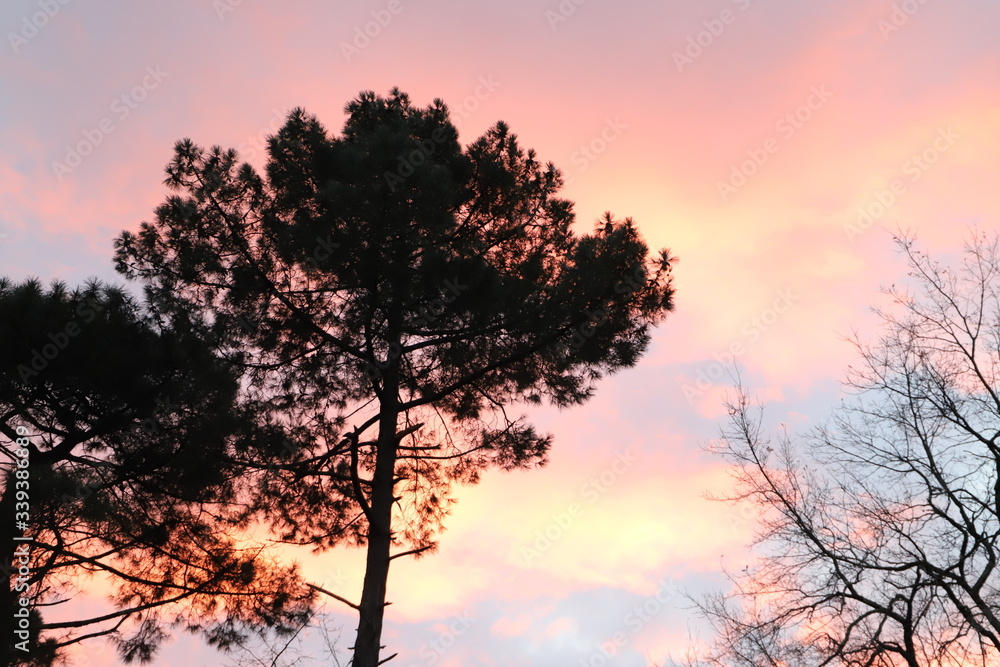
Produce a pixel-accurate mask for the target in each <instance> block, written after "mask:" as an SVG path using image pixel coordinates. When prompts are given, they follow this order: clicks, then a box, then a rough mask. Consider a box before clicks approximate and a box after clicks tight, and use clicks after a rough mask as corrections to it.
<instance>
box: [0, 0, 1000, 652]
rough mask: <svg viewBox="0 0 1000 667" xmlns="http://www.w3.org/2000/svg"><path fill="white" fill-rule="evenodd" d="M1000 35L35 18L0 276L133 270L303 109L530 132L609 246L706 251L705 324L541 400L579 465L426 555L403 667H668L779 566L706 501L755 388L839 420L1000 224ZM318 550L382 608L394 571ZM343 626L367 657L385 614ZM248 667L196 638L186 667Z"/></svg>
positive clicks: (842, 8)
mask: <svg viewBox="0 0 1000 667" xmlns="http://www.w3.org/2000/svg"><path fill="white" fill-rule="evenodd" d="M998 21H1000V5H997V4H996V3H994V2H988V1H987V0H951V1H950V2H944V1H943V0H903V1H901V2H893V1H890V0H865V1H862V0H844V1H841V2H836V3H833V2H802V1H794V0H770V1H765V0H698V1H695V0H664V1H663V2H656V3H653V2H648V3H644V2H639V1H637V0H615V1H614V2H611V1H610V0H561V1H560V0H503V1H500V0H487V1H475V2H458V1H457V0H450V1H446V0H361V1H356V2H351V3H346V2H321V1H319V0H296V1H295V2H288V3H276V2H270V3H268V2H263V1H262V0H174V1H172V2H169V3H166V2H152V1H151V0H145V1H138V2H124V1H122V2H112V1H109V0H92V1H91V2H82V1H81V0H5V1H4V3H3V4H2V5H0V28H2V31H0V32H2V33H3V44H0V82H2V88H0V275H6V276H8V277H10V278H13V279H15V280H21V279H24V278H26V277H28V276H37V277H39V278H41V279H42V280H44V281H46V282H48V281H51V280H54V279H61V280H64V281H66V282H68V283H70V284H77V283H79V282H81V281H83V280H85V279H86V278H88V277H92V276H96V277H99V278H101V279H105V280H111V281H115V282H122V280H121V278H119V277H118V276H117V274H115V272H114V270H113V267H112V261H111V258H112V241H113V239H114V238H115V237H116V236H117V235H118V234H119V233H120V232H121V231H123V230H134V229H136V228H137V227H138V225H139V224H140V223H141V222H142V221H144V220H150V219H151V218H152V212H153V209H154V207H155V206H156V205H158V204H159V203H160V202H161V201H162V200H163V199H164V197H165V196H166V192H167V191H166V189H165V187H164V186H163V184H162V181H163V178H164V173H163V168H164V166H165V165H166V164H167V162H168V161H169V160H170V158H171V156H172V146H173V144H174V142H176V141H177V140H179V139H181V138H185V137H188V138H191V139H192V140H194V141H195V142H196V143H198V144H201V145H222V146H224V147H233V148H237V149H238V150H239V151H240V155H241V157H242V158H243V159H245V160H247V161H249V162H251V163H252V164H255V165H257V166H260V165H261V164H263V162H264V159H265V157H266V155H265V143H266V137H267V136H268V134H270V133H271V132H274V131H275V130H277V129H278V128H279V127H280V125H281V124H282V123H283V121H284V118H285V116H286V114H287V113H288V111H289V110H291V109H292V108H295V107H303V108H305V109H306V110H307V111H309V112H310V113H313V114H316V115H317V116H318V117H319V119H320V120H321V121H322V122H323V123H324V124H325V125H326V127H327V128H328V129H330V130H331V131H339V129H340V128H341V127H342V124H343V121H344V111H343V109H344V105H345V104H346V103H347V102H349V101H350V100H351V99H353V98H355V97H356V96H357V95H358V93H359V92H361V91H364V90H373V91H375V92H377V93H381V94H385V93H387V92H388V91H389V90H390V89H391V88H393V87H394V86H398V87H399V88H401V89H402V90H403V91H405V92H407V93H408V94H409V95H410V96H411V98H412V100H413V102H414V103H415V104H416V105H418V106H426V105H427V104H430V103H431V101H432V100H433V99H435V98H441V99H443V100H444V101H445V102H446V103H447V104H448V105H449V108H450V109H451V112H452V118H453V120H454V122H455V124H456V126H457V127H458V128H459V132H460V139H461V141H462V142H463V143H464V144H469V143H472V142H473V141H474V140H475V139H476V138H477V137H479V136H480V135H481V134H482V133H483V132H484V131H486V130H487V129H488V128H489V127H490V126H492V125H493V124H494V123H496V122H497V121H498V120H503V121H506V122H507V123H508V124H509V125H510V126H511V128H512V130H513V131H514V132H515V133H516V134H517V135H518V136H519V138H520V141H521V143H522V145H523V146H526V147H533V148H535V149H536V150H537V152H538V155H539V157H540V159H541V160H542V161H552V162H554V163H555V164H556V166H558V167H559V168H560V169H561V170H562V171H563V173H564V174H565V176H566V178H567V185H566V187H565V189H564V192H563V195H564V196H565V197H567V198H569V199H571V200H573V201H574V202H576V207H575V210H576V212H577V221H578V225H579V229H580V231H581V232H583V231H588V230H589V229H590V227H591V225H592V224H593V222H594V220H596V219H597V218H598V217H599V216H600V215H601V214H602V213H603V212H604V211H612V212H613V213H614V214H615V215H616V216H618V217H625V216H630V217H632V218H633V219H634V220H635V222H636V225H637V226H638V228H639V229H640V230H641V231H642V233H643V235H644V237H645V238H646V240H647V241H648V243H649V245H650V246H651V247H652V248H654V249H658V248H661V247H669V248H671V250H672V253H673V254H675V255H677V256H678V257H680V263H679V264H678V265H677V266H676V288H677V295H676V310H675V312H674V313H673V314H671V315H670V316H669V317H668V318H667V320H666V321H665V322H664V323H663V324H662V325H661V326H660V327H659V328H658V329H657V330H656V332H655V333H654V336H653V340H652V343H651V345H650V348H649V350H648V353H647V354H646V356H645V357H644V358H643V359H642V360H641V361H640V362H639V364H638V365H637V366H636V367H635V368H633V369H630V370H627V371H624V372H622V373H620V374H618V375H616V376H614V377H611V378H607V379H605V380H604V381H602V382H601V384H600V386H599V389H598V392H597V394H596V396H595V397H594V398H593V399H592V400H591V401H590V402H589V403H588V404H586V405H585V406H582V407H577V408H573V409H570V410H565V411H561V412H560V411H555V410H550V409H544V410H540V411H537V412H535V413H533V415H534V419H535V423H536V424H537V425H538V426H539V427H540V428H541V429H545V430H547V431H549V432H551V433H552V434H554V436H555V444H554V447H553V449H552V453H551V457H550V458H551V462H550V464H549V465H548V466H546V467H544V468H541V469H536V470H530V471H521V472H516V473H500V472H491V473H488V474H486V475H485V476H484V478H483V480H482V481H481V483H480V484H479V485H477V486H475V487H470V488H464V489H462V490H460V491H459V493H458V494H457V496H458V503H457V504H456V506H455V507H454V508H453V511H452V514H451V516H450V517H448V519H447V520H446V528H447V530H446V531H445V532H444V533H443V534H442V535H441V536H440V548H439V550H438V551H437V552H436V553H434V554H433V555H430V556H428V557H426V558H423V559H420V560H407V559H403V560H404V561H406V562H399V561H397V562H396V564H394V566H393V570H392V572H391V573H390V579H389V599H390V600H391V601H392V602H393V604H392V606H391V607H389V608H388V611H387V620H386V628H385V632H384V634H383V639H384V643H386V644H387V646H388V647H389V650H388V651H387V653H392V652H396V651H398V652H399V657H397V658H396V659H394V660H393V661H392V662H391V663H390V664H397V665H401V666H402V667H412V666H416V665H441V666H444V667H450V666H457V665H464V666H469V665H473V666H480V665H481V666H487V665H504V666H514V667H516V666H522V665H523V666H528V665H557V666H562V665H566V666H573V667H575V666H577V665H603V664H609V665H621V666H622V667H640V666H645V665H662V664H663V663H664V661H665V660H666V658H667V657H668V656H670V655H673V656H679V655H681V654H682V653H683V652H684V650H685V648H686V647H687V646H688V643H689V641H690V640H691V636H692V634H695V635H697V634H698V633H703V632H704V629H703V628H702V626H701V625H700V624H699V622H698V621H697V619H696V618H695V617H694V616H693V615H692V613H691V612H690V610H689V609H688V608H687V607H688V606H689V603H688V602H687V601H686V600H685V598H684V595H683V592H684V591H687V592H689V593H693V594H697V593H699V592H704V591H709V590H724V589H725V587H726V579H725V576H724V575H723V570H724V569H728V570H736V569H739V568H741V567H742V564H744V563H746V562H747V559H748V558H750V557H751V556H750V554H749V553H748V551H747V549H746V546H745V545H746V544H747V542H748V541H749V540H750V539H751V537H752V533H753V528H754V514H753V511H752V510H750V509H749V508H738V507H732V506H729V505H726V504H724V503H719V502H713V501H710V500H708V499H707V498H706V497H705V496H706V494H710V493H714V494H724V493H725V492H726V490H727V489H729V488H730V483H731V482H730V477H729V474H728V468H727V466H726V464H725V463H724V462H723V461H721V460H719V459H716V458H714V457H713V456H711V455H709V454H707V453H706V452H705V451H704V448H705V446H706V443H709V442H710V441H711V440H712V439H713V438H716V437H718V430H719V427H720V425H721V424H722V422H723V419H724V417H725V407H724V401H725V396H726V393H727V391H730V392H731V389H732V384H733V377H732V376H733V373H734V370H735V369H737V368H738V369H739V373H740V375H741V377H742V378H743V381H744V383H745V384H747V386H748V387H749V388H750V390H751V392H752V393H753V394H754V395H755V396H757V397H759V399H760V400H761V401H763V402H764V403H766V405H767V410H768V412H767V414H768V420H769V421H770V422H771V423H778V422H783V423H785V424H788V425H789V427H790V428H792V429H793V430H797V431H805V430H807V429H809V428H811V427H814V426H816V425H818V424H821V423H822V422H823V420H824V419H825V418H826V417H827V416H828V415H829V414H830V410H831V409H832V408H833V407H834V406H835V405H836V404H837V402H838V401H839V400H840V397H841V396H842V393H841V389H840V381H841V380H842V379H843V378H844V373H845V371H846V369H847V367H848V365H849V364H850V363H851V362H852V360H853V359H855V352H854V350H853V348H852V346H851V345H850V344H849V343H848V342H847V341H846V340H845V338H846V337H847V336H849V335H850V334H851V333H852V332H853V331H858V332H859V333H860V334H861V335H863V336H865V335H872V334H874V332H875V329H874V328H873V327H874V319H873V316H872V315H871V313H870V310H869V309H870V307H871V306H873V305H876V304H878V303H880V302H881V301H880V300H881V299H882V298H883V297H882V296H880V287H882V286H886V285H888V284H890V283H893V282H894V281H896V282H898V281H899V280H901V279H902V278H903V277H904V275H905V263H904V262H903V260H902V259H901V258H900V256H899V254H898V253H897V252H896V251H895V249H894V248H895V246H894V244H893V241H892V238H893V234H894V233H896V232H897V230H908V231H912V232H913V233H915V234H916V235H917V238H918V241H919V245H920V247H921V248H923V249H924V250H927V251H928V252H930V253H932V254H934V255H935V256H936V257H939V258H942V259H944V260H947V259H948V258H950V257H954V256H955V253H957V252H959V251H960V250H961V247H962V243H963V240H964V239H965V238H966V237H967V235H968V233H969V230H970V229H972V228H974V227H976V228H978V229H981V230H985V231H993V230H994V229H996V227H997V222H998V221H1000V216H998V213H1000V199H998V198H997V197H996V196H995V192H996V190H995V189H994V188H995V183H996V182H997V180H998V178H1000V161H998V160H997V157H996V147H997V146H998V145H1000V144H998V140H1000V86H998V85H997V84H998V82H1000V45H998V44H997V41H996V25H997V24H998ZM991 147H993V148H991ZM295 557H296V558H300V559H301V560H302V563H303V567H304V568H305V571H306V572H307V573H309V574H310V576H312V577H313V578H314V580H315V581H316V582H318V583H325V584H326V585H327V587H328V588H330V590H335V591H336V592H337V593H338V594H341V595H344V596H345V597H348V598H355V599H356V598H358V597H360V586H361V578H362V574H363V572H362V569H361V565H362V563H363V559H362V557H363V554H362V553H361V552H358V551H348V550H334V551H330V552H327V553H325V554H321V555H318V556H312V555H310V554H309V553H302V554H295ZM79 604H81V605H88V604H94V602H93V601H87V600H83V599H81V600H80V602H79ZM328 609H329V611H330V612H331V616H330V619H331V624H332V626H333V627H334V628H336V627H340V628H341V632H342V636H341V639H340V641H339V645H340V646H341V648H345V647H346V646H349V645H350V644H351V641H352V638H353V634H354V629H355V626H356V620H355V618H354V617H353V616H352V615H349V614H345V613H343V612H344V609H341V608H338V607H336V606H334V605H333V604H331V605H330V606H329V607H328ZM702 636H704V635H702ZM608 656H610V657H608ZM74 659H75V660H76V661H77V662H76V664H79V665H87V664H102V665H103V664H107V665H112V664H116V662H115V658H114V656H113V654H112V653H111V650H110V649H109V648H108V647H104V646H101V645H100V644H95V645H93V646H92V647H90V648H88V650H87V651H86V652H84V653H81V654H79V655H77V656H76V657H75V658H74ZM223 660H224V659H220V658H219V656H218V655H217V654H216V653H215V652H214V651H213V650H212V649H210V648H208V647H206V646H204V645H203V644H202V643H201V642H200V641H199V640H197V639H195V638H191V637H189V636H184V635H183V634H178V635H177V636H176V637H175V640H174V641H173V642H171V643H170V644H169V645H167V646H166V647H165V648H164V650H163V651H162V652H161V654H160V655H159V656H158V658H157V659H156V660H155V662H154V663H153V664H156V665H171V666H180V665H183V666H184V667H194V666H196V665H216V664H220V661H223ZM315 664H320V663H319V662H316V663H315Z"/></svg>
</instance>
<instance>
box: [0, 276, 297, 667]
mask: <svg viewBox="0 0 1000 667" xmlns="http://www.w3.org/2000/svg"><path fill="white" fill-rule="evenodd" d="M0 341H2V342H3V344H2V345H0V436H2V437H4V438H5V439H6V440H8V441H9V443H10V446H9V447H4V448H3V449H2V450H0V454H2V457H3V458H2V459H0V471H2V475H0V479H2V489H0V493H2V495H0V517H2V521H0V544H3V545H4V546H3V550H4V551H3V556H2V559H3V563H4V565H5V569H6V571H7V573H8V574H10V575H12V579H11V582H10V585H5V586H3V587H0V619H2V620H0V628H3V641H2V642H0V652H2V658H0V662H2V663H3V664H5V665H15V664H32V665H47V664H50V663H51V661H52V660H54V659H55V658H56V657H57V655H58V654H59V653H60V649H62V648H63V647H65V646H68V645H69V644H73V643H76V642H79V641H82V640H84V639H87V638H91V637H98V636H109V637H110V638H111V639H113V640H114V641H115V642H116V644H117V645H118V648H119V650H120V653H121V655H122V656H123V657H124V658H125V659H126V660H129V661H131V660H142V661H145V660H148V659H151V658H152V656H153V655H154V653H155V651H156V649H157V647H158V646H159V644H160V642H161V640H162V639H163V638H164V637H165V636H166V628H167V626H168V625H169V624H171V623H179V624H180V625H181V626H183V627H187V628H189V629H192V630H200V631H202V632H203V633H205V634H206V635H207V636H208V638H209V639H210V641H212V642H214V643H217V644H221V645H226V644H227V643H228V642H230V641H231V640H232V638H233V637H234V633H238V632H239V631H240V629H241V628H243V627H244V626H246V625H258V626H262V627H264V626H270V627H272V628H281V627H291V626H294V625H295V624H296V623H298V622H300V621H301V620H302V619H303V618H304V616H306V615H308V603H309V601H310V597H311V595H310V594H311V592H310V591H309V590H308V589H305V588H304V587H303V586H302V584H301V582H299V581H298V580H297V578H296V575H295V571H294V569H282V568H278V567H275V566H274V564H273V563H272V562H271V561H270V559H269V558H268V557H267V554H266V553H262V552H261V551H260V550H259V549H257V550H253V549H245V548H243V547H242V546H241V545H240V544H239V543H238V542H237V541H236V540H235V539H234V538H233V537H231V536H230V535H229V534H227V533H228V530H229V529H235V528H238V526H239V521H238V516H237V514H238V510H240V507H239V505H238V504H237V503H238V501H239V500H240V498H241V497H242V495H241V491H240V483H239V470H238V469H237V468H235V467H233V466H232V465H230V464H229V463H228V462H229V461H233V460H235V459H236V454H237V452H239V453H240V456H246V454H247V453H249V452H252V451H265V450H267V448H268V447H273V446H277V445H278V444H279V443H280V438H278V437H277V436H276V434H274V433H268V432H266V431H263V430H260V429H259V428H258V426H257V423H256V422H255V420H253V419H251V418H249V416H248V414H247V413H246V409H245V408H244V407H243V406H242V405H241V404H240V401H239V398H238V390H239V382H238V376H237V375H236V374H234V373H233V371H232V369H231V367H229V366H227V365H225V364H223V363H221V362H220V360H219V359H218V358H217V357H216V356H215V355H214V354H213V352H212V350H211V348H210V347H208V346H206V345H205V344H204V341H203V340H202V339H200V338H198V337H197V336H194V335H193V333H192V332H191V331H190V330H189V329H187V328H186V327H185V326H184V325H183V323H182V322H175V321H171V320H169V319H168V318H151V317H150V316H149V314H148V313H147V312H145V311H144V309H143V308H142V307H141V306H140V305H139V304H137V303H136V302H135V300H134V299H133V298H132V297H130V296H129V295H128V294H127V293H125V292H124V291H122V290H120V289H116V288H112V287H107V286H104V285H101V284H99V283H96V282H92V283H90V284H88V285H85V286H83V287H80V288H77V289H73V290H70V289H69V288H67V287H66V286H65V285H63V284H61V283H54V284H53V285H52V286H51V287H50V288H48V289H45V288H43V287H42V286H41V285H40V284H39V283H38V282H37V281H33V280H29V281H26V282H23V283H20V284H14V283H12V282H10V281H9V280H0ZM22 461H23V462H24V464H22V463H21V462H22ZM15 519H16V520H15ZM24 536H27V537H28V538H30V540H26V541H15V539H17V538H20V537H24ZM12 565H13V567H11V566H12ZM91 576H95V577H96V579H95V581H103V582H105V583H106V584H108V585H109V586H110V590H111V600H110V605H111V610H110V611H108V612H107V613H105V614H97V615H92V614H91V615H87V616H81V615H80V612H76V611H74V608H73V607H72V605H71V601H72V598H73V597H74V595H75V593H77V592H79V591H80V589H81V586H82V579H84V578H86V577H91ZM21 599H25V600H29V601H30V607H29V608H30V618H28V619H27V622H25V623H19V619H18V618H17V617H15V615H14V614H15V610H18V609H22V608H23V607H22V605H23V603H22V602H21V601H20V600H21ZM62 606H68V607H69V609H67V610H62V609H61V607H62ZM56 614H58V618H59V619H60V620H58V621H55V620H53V619H52V616H53V615H56ZM67 616H68V617H69V618H68V620H65V619H67ZM12 624H13V625H12ZM26 626H27V629H25V627H26ZM18 630H20V633H21V634H20V635H19V634H18V633H17V631H18Z"/></svg>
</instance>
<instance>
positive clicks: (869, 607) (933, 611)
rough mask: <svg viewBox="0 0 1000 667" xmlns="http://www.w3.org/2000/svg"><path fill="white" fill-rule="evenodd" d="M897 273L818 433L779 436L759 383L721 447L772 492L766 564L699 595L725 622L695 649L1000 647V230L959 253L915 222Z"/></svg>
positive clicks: (760, 498) (715, 654) (718, 653)
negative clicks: (923, 240)
mask: <svg viewBox="0 0 1000 667" xmlns="http://www.w3.org/2000/svg"><path fill="white" fill-rule="evenodd" d="M898 242H899V244H900V246H901V248H902V250H903V251H904V252H905V254H906V256H907V258H908V260H909V263H910V267H911V271H910V276H911V277H912V278H914V279H915V281H916V293H915V294H912V293H910V292H909V291H904V290H901V289H897V288H895V287H893V288H892V289H890V290H888V291H887V293H888V294H889V295H891V296H892V297H893V299H894V303H893V305H892V306H891V307H889V308H886V309H880V310H877V311H876V312H877V313H878V314H879V315H880V317H881V319H882V323H883V333H882V335H881V337H880V339H879V340H878V341H877V343H875V344H873V345H864V344H861V343H859V342H856V345H857V347H858V349H859V351H860V357H861V361H862V363H861V364H860V366H859V367H858V368H853V369H852V372H851V374H850V375H849V381H848V387H849V388H851V389H853V390H854V391H856V392H857V393H856V395H855V396H854V397H853V398H851V400H850V402H848V403H846V404H845V405H844V406H842V407H841V408H840V409H839V410H838V411H837V412H836V413H835V417H834V419H833V421H832V423H831V424H829V425H828V426H827V427H825V428H822V429H819V430H817V431H815V432H813V433H812V434H811V435H810V436H808V437H807V438H806V440H805V442H806V443H807V444H806V446H803V447H800V446H796V445H795V444H794V443H793V441H792V439H791V438H790V437H789V436H787V435H786V434H784V433H782V434H781V435H780V437H779V439H778V442H777V444H776V445H775V446H774V447H773V448H772V446H771V442H770V440H769V438H768V437H767V435H766V434H765V433H764V429H763V428H762V426H761V415H760V412H759V410H758V409H756V408H755V407H754V406H753V405H752V403H751V401H750V400H749V399H748V398H747V396H746V394H745V392H743V391H742V390H741V392H740V394H739V397H738V399H737V400H736V401H735V402H734V403H733V404H732V405H731V406H730V415H731V418H732V420H731V425H730V427H729V428H728V429H727V430H726V431H725V432H724V436H725V437H724V440H723V441H722V442H723V443H724V444H722V445H721V446H720V450H721V452H722V453H723V454H724V455H725V456H726V457H727V458H728V459H729V460H730V461H732V462H733V463H734V464H735V466H736V471H737V473H738V479H739V481H740V483H741V490H740V493H739V495H738V496H737V497H736V498H735V500H739V501H743V502H749V503H754V504H756V505H757V506H758V507H759V508H760V509H761V512H762V514H761V523H760V525H761V529H760V532H759V536H758V544H759V545H760V546H761V547H762V548H763V550H764V551H763V554H762V556H761V559H760V560H759V562H758V564H757V565H756V566H754V567H752V568H750V569H748V570H747V571H745V572H743V573H741V574H739V575H737V576H735V577H734V581H735V583H736V587H735V590H734V592H733V593H731V594H729V595H718V596H714V597H709V598H707V599H703V600H701V601H700V602H699V603H698V606H699V607H700V610H701V612H702V613H703V615H705V616H706V617H707V618H708V619H709V620H710V621H711V622H712V624H713V625H714V626H715V628H716V630H718V635H717V638H716V641H715V643H714V645H713V646H712V647H710V649H709V650H708V651H707V652H706V653H704V654H703V655H701V656H700V657H697V658H696V659H694V660H691V661H689V663H688V664H693V665H713V666H723V665H724V666H727V667H735V666H747V667H749V666H750V665H754V666H756V665H787V666H788V667H798V666H801V667H806V666H808V667H813V666H815V665H852V666H853V665H878V666H886V667H888V666H896V665H906V666H908V667H918V666H925V667H930V666H938V665H942V666H943V665H987V664H997V659H998V658H1000V569H998V568H1000V441H998V440H1000V395H998V388H1000V247H998V242H997V239H996V237H993V238H987V237H985V236H976V237H975V238H973V240H972V241H971V242H970V243H968V244H967V246H966V252H965V255H964V260H963V262H962V263H961V265H960V266H959V267H955V268H954V269H949V268H947V267H942V266H941V265H939V264H938V263H936V262H934V261H933V260H931V259H929V258H928V257H927V256H926V255H924V254H922V253H921V252H919V251H918V250H916V249H915V247H914V244H913V239H912V238H902V239H898Z"/></svg>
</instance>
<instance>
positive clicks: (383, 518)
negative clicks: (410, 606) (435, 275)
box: [352, 369, 398, 667]
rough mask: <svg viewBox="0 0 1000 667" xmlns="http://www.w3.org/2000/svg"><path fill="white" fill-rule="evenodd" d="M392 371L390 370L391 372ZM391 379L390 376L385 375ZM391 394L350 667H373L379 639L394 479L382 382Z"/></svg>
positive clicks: (391, 418) (393, 411)
mask: <svg viewBox="0 0 1000 667" xmlns="http://www.w3.org/2000/svg"><path fill="white" fill-rule="evenodd" d="M393 370H394V369H393ZM388 375H392V376H394V375H395V373H394V372H390V373H388ZM386 380H387V381H386V383H385V385H386V386H390V387H392V389H391V390H389V391H385V392H384V394H383V397H384V398H383V402H382V406H381V418H380V420H379V434H378V443H377V445H376V447H377V451H376V455H375V474H374V475H373V476H372V491H371V507H370V508H369V509H370V513H369V520H368V554H367V559H366V561H365V582H364V589H363V590H362V593H361V604H360V605H359V608H358V615H359V620H358V636H357V640H356V641H355V643H354V662H353V663H352V667H376V665H378V664H379V650H380V649H381V646H380V644H381V639H382V618H383V616H384V615H385V591H386V582H387V581H388V578H389V549H390V546H391V544H392V506H393V503H394V502H395V500H394V496H393V489H394V486H395V476H396V448H397V445H398V443H397V442H396V417H397V414H398V407H397V404H396V390H395V386H394V384H395V383H394V382H389V381H388V380H389V378H388V377H387V378H386Z"/></svg>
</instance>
